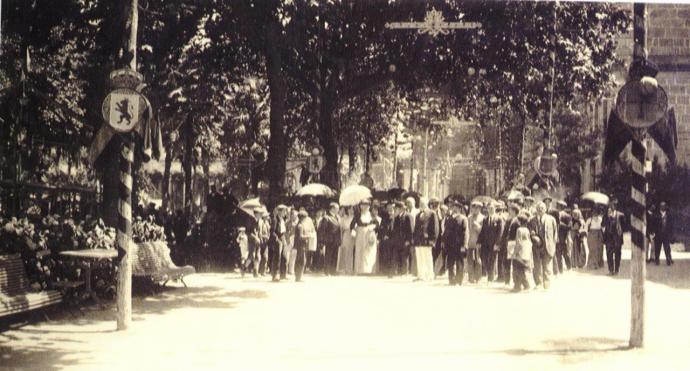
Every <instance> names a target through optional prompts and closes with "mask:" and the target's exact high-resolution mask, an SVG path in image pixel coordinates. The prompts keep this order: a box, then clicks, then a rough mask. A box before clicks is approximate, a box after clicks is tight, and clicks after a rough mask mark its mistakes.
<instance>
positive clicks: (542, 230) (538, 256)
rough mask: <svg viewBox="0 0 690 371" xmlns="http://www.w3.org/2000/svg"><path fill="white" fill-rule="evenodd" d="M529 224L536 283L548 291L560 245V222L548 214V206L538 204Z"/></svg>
mask: <svg viewBox="0 0 690 371" xmlns="http://www.w3.org/2000/svg"><path fill="white" fill-rule="evenodd" d="M529 224H530V227H529V229H530V235H531V237H532V244H533V248H532V254H533V259H534V283H535V284H536V285H537V286H538V285H540V284H543V285H544V289H548V288H549V286H551V276H552V275H553V256H554V255H555V254H556V244H557V243H558V222H557V221H556V219H555V218H554V217H553V216H551V215H549V214H547V213H546V205H545V204H544V203H543V202H538V203H537V204H536V206H535V215H534V217H533V218H532V220H530V223H529Z"/></svg>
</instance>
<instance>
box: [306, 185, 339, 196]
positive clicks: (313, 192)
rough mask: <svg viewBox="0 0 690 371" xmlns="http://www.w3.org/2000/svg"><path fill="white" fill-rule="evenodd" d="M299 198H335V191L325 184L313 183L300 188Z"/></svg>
mask: <svg viewBox="0 0 690 371" xmlns="http://www.w3.org/2000/svg"><path fill="white" fill-rule="evenodd" d="M297 196H313V197H319V196H322V197H333V196H335V191H333V190H332V189H331V188H330V187H329V186H327V185H325V184H321V183H311V184H307V185H305V186H304V187H302V188H300V190H299V191H297Z"/></svg>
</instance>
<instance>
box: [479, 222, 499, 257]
mask: <svg viewBox="0 0 690 371" xmlns="http://www.w3.org/2000/svg"><path fill="white" fill-rule="evenodd" d="M504 228H505V221H504V220H503V218H502V217H501V216H500V215H496V214H494V215H492V216H487V217H486V218H484V222H483V223H482V230H481V232H479V238H478V241H477V242H478V243H479V245H480V246H481V248H482V250H484V251H491V250H493V247H494V246H495V245H497V244H499V243H500V240H501V237H502V235H503V229H504Z"/></svg>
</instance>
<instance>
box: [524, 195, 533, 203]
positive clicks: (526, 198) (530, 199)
mask: <svg viewBox="0 0 690 371" xmlns="http://www.w3.org/2000/svg"><path fill="white" fill-rule="evenodd" d="M527 201H529V202H534V197H532V196H527V197H525V202H527Z"/></svg>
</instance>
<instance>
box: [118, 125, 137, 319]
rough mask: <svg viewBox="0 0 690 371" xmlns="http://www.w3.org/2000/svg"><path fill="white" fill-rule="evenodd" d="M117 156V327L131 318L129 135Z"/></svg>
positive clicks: (130, 151)
mask: <svg viewBox="0 0 690 371" xmlns="http://www.w3.org/2000/svg"><path fill="white" fill-rule="evenodd" d="M120 155H121V157H120V186H119V190H118V191H119V195H120V201H119V206H118V229H117V253H118V258H119V262H120V263H119V266H118V273H117V329H118V331H120V330H126V329H127V328H128V327H129V325H130V324H131V322H132V262H131V259H130V254H129V251H130V249H129V247H130V242H131V240H132V162H133V161H134V146H133V143H132V140H131V137H129V135H127V138H126V139H125V140H123V143H122V152H121V154H120Z"/></svg>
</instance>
